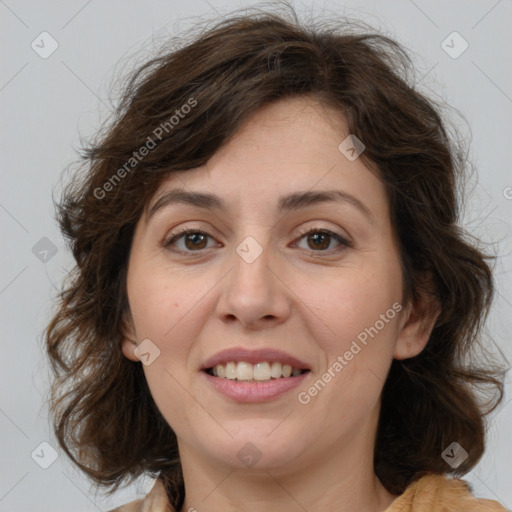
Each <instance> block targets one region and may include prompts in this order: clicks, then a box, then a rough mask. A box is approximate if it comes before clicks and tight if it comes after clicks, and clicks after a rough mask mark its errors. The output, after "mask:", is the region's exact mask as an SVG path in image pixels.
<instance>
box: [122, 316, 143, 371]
mask: <svg viewBox="0 0 512 512" xmlns="http://www.w3.org/2000/svg"><path fill="white" fill-rule="evenodd" d="M121 331H122V334H123V341H122V343H121V350H122V352H123V355H124V356H125V357H126V358H127V359H129V360H130V361H137V362H138V361H140V359H139V358H138V357H137V356H136V355H135V354H134V352H133V351H134V350H135V349H136V348H137V342H136V341H135V340H136V339H137V337H136V335H135V328H134V326H133V320H132V318H131V314H130V313H129V312H127V313H126V314H125V315H124V316H123V321H122V326H121Z"/></svg>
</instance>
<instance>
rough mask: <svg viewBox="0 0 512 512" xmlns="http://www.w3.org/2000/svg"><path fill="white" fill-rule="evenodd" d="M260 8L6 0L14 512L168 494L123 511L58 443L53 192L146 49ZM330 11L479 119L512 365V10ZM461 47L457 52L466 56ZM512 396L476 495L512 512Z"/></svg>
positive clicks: (1, 211) (485, 215)
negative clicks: (44, 52) (48, 401)
mask: <svg viewBox="0 0 512 512" xmlns="http://www.w3.org/2000/svg"><path fill="white" fill-rule="evenodd" d="M312 4H313V2H312V1H311V0H310V1H309V2H305V3H300V4H299V3H296V4H294V5H295V6H296V9H297V11H298V12H299V13H304V12H306V13H309V12H310V11H311V9H312ZM248 5H252V4H251V3H245V2H236V1H234V0H188V1H187V2H185V3H181V2H179V0H172V1H167V2H166V1H157V0H151V1H149V2H142V1H140V2H133V1H126V0H125V1H121V0H109V1H101V2H100V1H99V0H89V1H85V0H72V1H69V0H68V1H56V0H53V1H51V2H44V4H43V3H42V2H41V3H39V2H30V1H23V0H5V1H2V0H0V16H1V25H0V37H1V39H2V41H1V43H2V48H3V58H2V61H1V79H0V104H1V108H2V123H1V126H2V137H1V144H2V150H1V159H2V160H1V162H2V164H1V172H2V186H1V189H0V190H1V192H0V224H1V227H2V241H3V243H2V251H1V256H2V265H1V266H0V272H1V273H0V308H1V327H2V338H1V339H2V343H1V347H2V356H1V361H2V372H1V397H0V432H1V434H2V435H1V438H0V442H1V447H2V452H1V457H0V467H1V469H0V471H1V481H0V511H2V512H18V511H20V512H21V511H23V512H26V511H28V510H31V511H38V512H46V511H52V512H60V511H68V510H73V511H74V512H80V511H97V510H100V511H105V510H108V509H109V508H111V507H113V506H117V505H119V504H121V503H124V502H126V501H128V500H131V499H135V498H136V497H137V496H140V495H141V493H144V492H145V491H146V490H147V489H148V487H149V486H150V485H151V483H152V482H151V480H148V479H142V480H141V481H140V482H138V483H137V484H134V485H133V486H131V487H129V488H127V489H124V490H122V491H120V492H118V493H117V494H116V495H115V496H113V497H111V498H106V497H103V496H102V495H101V494H98V495H96V494H94V493H93V492H92V491H91V487H90V485H89V482H88V481H87V479H86V478H85V477H84V476H82V475H81V474H79V473H78V472H77V471H76V470H75V469H74V468H73V467H72V466H71V464H70V463H69V462H68V460H67V459H66V457H65V455H64V454H63V453H62V452H61V450H60V449H57V443H56V442H55V439H54V437H53V436H52V434H51V432H50V429H49V424H48V419H47V415H46V411H45V409H44V407H43V400H42V397H43V395H44V393H45V391H46V389H47V381H48V369H47V366H46V362H45V358H44V356H43V354H42V349H41V347H42V344H41V332H42V329H43V328H44V326H45V325H46V323H47V321H48V320H49V318H50V313H51V310H52V300H53V299H54V298H55V295H56V287H58V286H59V283H60V279H61V277H62V274H63V271H64V270H65V269H66V268H68V267H69V265H70V262H71V260H70V257H69V254H68V253H67V252H66V249H65V247H64V243H63V240H62V238H61V236H60V233H59V231H58V229H57V226H56V224H55V222H54V220H53V215H54V213H53V205H52V197H51V196H52V191H53V190H54V189H56V190H57V191H58V190H59V187H58V185H59V180H60V176H61V173H62V171H63V169H64V168H65V167H66V166H67V165H68V164H70V163H72V162H73V161H74V160H75V158H76V155H75V153H74V150H75V149H76V148H78V147H79V132H80V133H81V134H82V135H84V136H88V135H90V134H92V133H94V131H95V130H96V129H97V128H98V126H99V122H100V120H101V119H103V118H104V116H105V114H106V113H108V109H107V106H105V105H108V97H109V89H108V87H109V84H110V82H111V80H112V78H113V77H115V76H117V75H116V72H117V71H118V70H119V66H118V67H116V65H118V63H119V61H120V59H124V61H123V62H124V63H125V64H123V65H124V66H125V67H124V68H122V69H121V71H122V72H124V71H123V70H127V69H128V68H129V67H130V63H132V62H133V60H132V61H130V56H131V55H135V57H136V58H137V59H139V62H140V59H141V58H142V60H143V59H144V54H143V55H142V57H141V54H140V52H139V53H137V50H139V49H140V48H145V49H147V50H150V49H151V46H152V44H153V41H154V42H155V43H158V42H159V41H161V40H163V39H165V38H166V37H167V36H168V35H171V34H176V33H178V32H179V31H181V30H183V29H186V28H187V27H188V26H189V25H190V24H191V23H193V22H194V21H196V20H197V18H195V17H196V16H201V17H213V16H218V15H219V14H225V13H226V12H229V11H230V10H232V9H234V8H237V7H241V6H248ZM324 8H327V9H329V10H331V11H335V12H337V13H340V14H345V15H348V16H350V17H355V18H359V19H362V20H365V21H367V22H368V23H370V24H372V25H373V26H375V27H376V28H378V29H381V30H383V31H385V32H387V33H388V34H389V35H391V36H392V37H395V38H396V39H398V41H400V42H401V43H403V44H404V45H406V46H407V47H408V48H410V49H411V50H412V51H413V52H415V54H416V56H417V60H416V62H417V66H418V82H419V84H420V86H421V87H423V88H424V90H427V89H425V88H428V90H430V91H432V92H435V93H436V94H438V95H439V96H440V97H442V98H444V99H446V100H447V101H448V102H449V103H450V104H451V105H453V106H454V107H455V108H456V109H458V110H459V111H461V112H462V113H463V114H464V116H465V117H466V119H467V120H468V122H469V125H470V127H471V132H472V137H473V140H472V145H471V157H472V159H473V162H474V163H475V164H476V166H477V169H478V175H477V176H474V177H473V179H472V180H470V183H469V185H470V187H469V188H471V190H472V193H471V196H470V197H469V198H468V199H467V201H466V210H465V217H464V218H465V222H466V226H467V227H468V229H469V230H470V231H471V232H472V233H474V234H476V235H477V236H480V237H483V239H484V241H485V242H486V243H488V244H490V245H489V246H488V248H489V249H490V250H492V251H494V252H497V253H498V254H499V258H498V259H497V262H496V276H497V280H498V292H499V293H498V295H497V299H496V302H495V306H494V310H493V313H492V315H491V317H490V319H489V322H488V324H487V330H488V332H489V333H490V335H491V336H492V337H493V338H494V339H495V340H496V343H497V344H498V346H500V347H501V349H502V350H503V352H504V354H505V355H506V357H508V359H509V360H512V359H511V357H512V348H511V344H510V333H511V321H510V318H511V317H512V295H511V290H512V287H511V286H510V284H511V279H510V269H511V261H512V260H511V256H510V248H511V243H510V234H511V225H510V223H509V220H510V219H511V218H512V215H511V213H512V188H509V187H512V176H511V173H510V162H511V160H512V159H511V150H510V147H511V141H512V137H511V135H512V133H511V131H512V130H511V123H510V121H511V111H512V99H511V97H512V76H511V67H510V49H511V48H512V31H511V30H510V27H511V23H510V22H511V18H512V16H511V15H512V2H511V1H510V0H479V1H476V0H472V1H468V0H464V1H462V0H460V1H446V0H436V1H426V0H414V1H413V0H394V1H388V2H377V1H375V0H374V1H370V0H366V1H364V0H357V1H356V0H353V1H343V2H342V1H338V0H325V1H324V2H323V3H322V2H317V3H316V5H315V8H314V12H318V13H320V12H322V10H323V9H324ZM43 31H47V32H48V33H49V34H51V36H52V37H53V38H54V39H55V40H56V41H57V42H58V45H59V47H58V49H57V50H56V51H55V53H53V54H52V55H51V56H50V57H49V58H47V59H43V58H41V57H40V56H39V55H38V53H36V52H35V51H34V50H33V49H32V48H31V43H32V41H34V40H36V43H37V41H40V39H36V38H38V36H39V34H40V33H41V32H43ZM453 31H457V32H459V33H460V34H461V36H462V37H463V38H464V39H465V40H466V41H467V43H468V44H469V47H468V49H467V50H466V51H465V52H464V53H463V54H462V55H460V56H459V57H458V58H456V59H454V58H452V57H451V56H449V55H448V54H447V53H446V52H445V51H444V50H443V48H442V46H441V43H442V41H443V40H445V39H446V37H447V36H448V35H449V34H451V33H452V32H453ZM449 44H451V43H449ZM459 44H460V42H457V41H455V42H454V43H453V46H454V47H455V50H456V49H457V48H460V46H457V45H459ZM39 45H40V46H42V44H41V43H40V42H39ZM45 48H46V49H47V48H49V46H48V41H47V42H46V43H45ZM127 58H128V61H126V59H127ZM126 62H128V68H126ZM461 126H462V129H463V130H465V131H466V132H467V133H468V134H469V133H470V132H469V130H468V129H467V128H464V126H463V125H461ZM43 237H47V238H48V239H50V240H51V241H52V243H53V244H54V245H55V246H56V248H57V250H58V252H57V253H56V254H55V255H54V256H53V257H51V258H49V259H48V261H47V262H46V263H43V262H41V261H40V260H39V259H38V258H37V257H36V255H35V254H34V253H33V250H32V249H33V247H34V246H35V245H36V244H37V243H38V242H39V241H40V239H41V238H43ZM35 252H37V251H35ZM50 254H51V253H50ZM511 389H512V387H511V384H510V376H508V378H507V391H508V393H507V395H506V397H505V401H504V402H503V405H502V406H501V407H500V409H499V410H498V411H497V413H496V414H494V415H493V419H492V422H491V427H490V433H489V438H488V448H487V452H486V454H485V456H484V458H483V460H482V462H481V463H480V464H479V465H478V467H477V468H476V469H475V470H474V471H472V472H471V473H470V474H469V475H468V476H467V479H468V480H469V481H470V482H471V483H472V484H473V485H474V492H475V494H477V495H479V496H481V497H489V498H493V499H499V500H500V501H501V502H502V503H503V504H505V505H506V506H507V508H512V486H511V485H510V484H511V483H512V471H511V469H510V461H511V460H512V441H511V438H510V431H511V427H512V404H511V403H510V402H509V400H510V396H509V395H510V390H511ZM44 441H46V442H49V443H50V445H52V446H53V447H55V448H56V449H57V454H58V458H57V460H56V461H55V462H54V463H53V464H52V465H51V466H50V467H49V468H48V469H42V468H41V467H40V466H39V465H38V464H36V462H34V460H33V459H32V458H31V453H33V452H34V450H36V452H35V455H34V458H35V459H37V460H38V461H39V462H40V463H44V462H46V463H48V462H51V459H50V458H49V457H50V454H51V450H50V449H48V448H47V447H46V448H45V447H43V448H38V447H39V445H40V443H41V442H44ZM469 448H471V447H469ZM41 450H42V451H41ZM37 454H39V457H37Z"/></svg>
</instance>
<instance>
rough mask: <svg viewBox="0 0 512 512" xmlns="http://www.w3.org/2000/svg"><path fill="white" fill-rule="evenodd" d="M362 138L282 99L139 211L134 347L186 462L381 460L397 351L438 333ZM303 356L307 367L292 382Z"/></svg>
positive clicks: (322, 113) (281, 466) (311, 104)
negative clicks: (418, 296) (410, 274)
mask: <svg viewBox="0 0 512 512" xmlns="http://www.w3.org/2000/svg"><path fill="white" fill-rule="evenodd" d="M178 128H179V127H178ZM348 135H349V133H348V132H347V131H346V127H345V124H344V121H343V119H342V117H341V116H340V115H339V114H338V113H336V112H334V111H333V110H330V109H328V108H324V107H322V106H321V105H320V104H319V103H317V102H315V101H314V100H312V99H308V98H305V97H303V98H295V99H289V100H285V101H280V102H278V103H275V104H273V105H270V106H267V107H265V108H264V109H262V110H260V111H259V112H258V113H257V115H255V116H254V117H253V118H252V119H251V120H250V121H249V122H248V123H247V124H246V125H245V126H244V128H243V129H241V130H240V131H239V132H238V133H237V134H236V136H235V137H234V138H233V139H232V140H231V141H230V142H229V143H228V144H227V145H226V146H225V147H223V148H222V149H221V150H220V151H218V152H217V153H216V154H215V155H214V156H213V157H212V158H211V159H210V161H209V162H208V164H207V165H206V166H204V167H200V168H197V169H194V170H188V171H183V172H179V173H175V174H173V175H171V176H170V177H169V178H168V179H167V180H166V181H165V182H164V183H162V185H161V187H160V188H159V190H158V191H157V193H156V194H155V195H154V197H153V198H152V200H151V202H150V204H149V207H148V212H147V213H145V214H144V216H143V217H142V218H141V220H140V221H139V223H138V225H137V227H136V231H135V234H134V239H133V246H132V249H131V254H130V260H129V269H128V276H127V291H128V298H129V304H130V310H131V317H132V325H133V330H132V331H131V332H128V333H127V339H126V340H125V341H124V342H123V353H124V354H125V355H126V357H128V358H130V359H132V360H134V361H139V359H140V360H141V361H143V363H144V366H143V368H144V372H145V375H146V378H147V381H148V384H149V388H150V390H151V393H152V396H153V398H154V400H155V402H156V404H157V406H158V408H159V410H160V411H161V413H162V415H163V416H164V418H165V419H166V420H167V422H168V423H169V425H170V426H171V427H172V429H173V430H174V431H175V433H176V435H177V436H178V442H179V446H180V452H181V454H182V457H183V456H184V454H189V455H190V457H196V458H197V459H198V460H203V461H205V462H208V463H215V464H216V465H217V466H220V467H226V468H231V469H232V468H233V467H235V468H238V469H240V468H243V467H244V466H246V467H257V468H264V469H267V470H268V469H274V470H275V471H279V470H283V471H284V470H286V468H289V467H291V466H290V463H293V464H300V466H301V467H308V464H312V463H314V461H315V460H317V461H321V460H322V459H323V458H325V457H327V458H331V457H333V456H336V455H337V454H339V455H342V454H345V455H347V454H348V453H352V452H353V453H356V452H357V453H359V454H360V455H361V453H362V452H364V454H365V456H368V457H371V454H372V453H373V452H372V450H373V442H374V438H375V429H376V425H377V420H378V414H379V407H380V405H379V397H380V394H381V390H382V387H383V384H384V381H385V379H386V375H387V372H388V369H389V366H390V364H391V361H392V359H393V357H397V358H405V357H411V356H413V355H415V354H416V353H418V352H419V351H420V350H421V348H422V343H420V341H421V340H419V338H418V337H416V338H415V336H414V334H413V333H412V332H411V328H410V325H409V323H407V320H408V318H409V319H410V317H411V316H412V315H409V308H406V307H405V305H402V275H401V269H400V261H399V252H398V249H397V245H396V241H395V239H394V236H393V232H392V226H391V223H390V214H389V208H388V201H387V197H386V193H385V188H384V186H383V184H382V183H381V182H380V181H379V179H378V178H377V177H376V176H375V175H374V174H372V172H370V171H369V170H368V169H367V168H366V167H365V165H364V164H363V162H362V161H361V159H360V158H356V156H357V151H351V150H350V147H351V146H350V144H349V143H348V142H349V141H347V142H345V143H344V145H342V149H339V146H340V144H341V143H342V142H343V141H344V140H345V139H346V137H347V136H348ZM363 143H364V141H363ZM355 149H356V150H357V149H358V148H357V147H356V148H355ZM177 191H179V192H180V193H181V194H182V195H181V196H179V195H175V196H174V200H173V196H171V195H170V194H171V193H172V192H177ZM321 192H322V193H323V194H322V195H321V194H320V193H321ZM194 193H201V194H209V195H211V196H213V199H209V200H208V201H207V200H205V199H204V198H203V199H201V200H200V201H199V202H194V201H193V200H192V199H189V200H187V199H186V195H188V194H194ZM219 205H221V206H220V207H219ZM185 230H186V231H190V232H191V233H189V234H188V235H187V234H185V235H183V234H180V233H182V232H183V231H185ZM309 231H312V233H310V234H309V235H308V234H305V233H308V232H309ZM402 306H404V307H402ZM404 325H405V328H404ZM408 326H409V327H408ZM130 338H131V339H132V340H136V342H137V344H139V345H140V347H139V348H138V349H137V350H135V351H134V349H135V346H134V345H133V343H132V342H131V341H129V340H130ZM423 341H425V340H423ZM225 351H228V352H225ZM229 351H232V352H231V353H230V352H229ZM244 351H245V352H244ZM276 351H278V352H276ZM216 356H219V357H216ZM212 358H214V360H212ZM248 362H249V363H254V364H238V363H248ZM215 363H222V365H221V366H222V367H216V369H215V370H208V369H209V368H211V367H212V366H213V365H215ZM233 363H234V364H233ZM256 363H262V364H256ZM266 363H268V364H266ZM277 363H281V364H277ZM290 363H291V366H292V371H293V368H296V369H297V370H307V371H306V372H304V373H301V374H300V375H297V376H293V375H292V376H290V377H287V375H288V373H287V372H289V371H290V368H288V366H287V364H290ZM207 370H208V371H207ZM274 372H275V373H274ZM211 373H217V374H218V376H214V375H211ZM226 373H227V374H228V376H229V377H231V379H229V378H227V377H226V376H224V377H223V376H222V375H223V374H226ZM294 373H295V374H296V373H298V372H294ZM283 374H284V375H285V377H282V375H283ZM272 375H274V376H277V375H281V377H280V378H277V379H276V378H273V377H272ZM251 377H252V378H251ZM255 377H256V379H255ZM239 379H240V380H239ZM244 379H248V380H244ZM354 456H355V455H354Z"/></svg>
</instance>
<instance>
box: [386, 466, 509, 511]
mask: <svg viewBox="0 0 512 512" xmlns="http://www.w3.org/2000/svg"><path fill="white" fill-rule="evenodd" d="M385 512H507V509H506V508H504V507H503V506H502V505H500V504H499V503H498V502H497V501H494V500H485V499H478V498H476V497H474V496H473V495H472V494H471V489H470V487H469V485H468V484H467V483H466V482H465V481H464V480H460V479H458V478H448V477H445V476H441V475H434V474H429V475H425V476H423V477H421V478H420V479H419V480H417V481H415V482H413V483H412V484H411V485H410V486H409V487H408V488H407V489H406V490H405V492H404V493H403V494H402V495H401V496H399V497H398V498H397V499H396V500H395V501H394V502H393V503H392V504H391V505H390V506H389V507H388V508H387V509H386V510H385Z"/></svg>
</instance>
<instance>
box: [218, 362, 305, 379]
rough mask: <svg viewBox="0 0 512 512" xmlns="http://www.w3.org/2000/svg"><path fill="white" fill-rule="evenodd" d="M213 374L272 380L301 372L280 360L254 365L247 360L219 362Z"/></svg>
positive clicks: (225, 376) (228, 377)
mask: <svg viewBox="0 0 512 512" xmlns="http://www.w3.org/2000/svg"><path fill="white" fill-rule="evenodd" d="M212 372H213V375H215V376H216V377H221V378H225V379H231V380H235V379H238V380H253V379H254V380H270V379H271V378H274V379H279V378H280V377H290V376H291V375H293V376H294V377H296V376H297V375H300V374H301V370H299V369H298V368H292V367H291V366H290V365H289V364H281V363H278V362H273V363H268V362H266V361H262V362H261V363H257V364H254V365H252V364H251V363H246V362H245V361H240V362H238V363H236V362H234V361H230V362H229V363H227V364H225V365H224V364H218V365H217V366H215V367H213V368H212Z"/></svg>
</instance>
